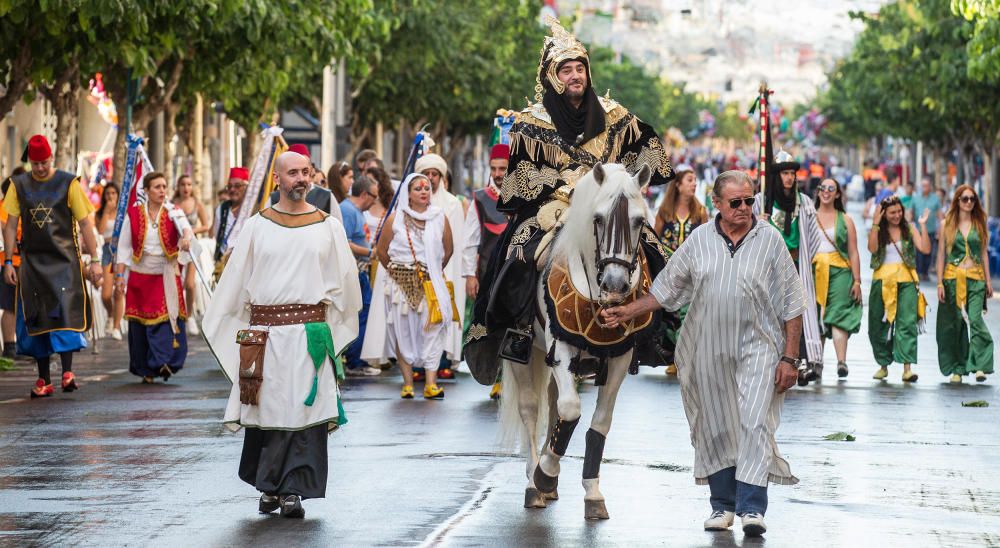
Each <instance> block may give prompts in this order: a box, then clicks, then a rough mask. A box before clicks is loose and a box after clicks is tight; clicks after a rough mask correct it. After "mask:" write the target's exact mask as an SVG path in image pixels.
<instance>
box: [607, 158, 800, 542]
mask: <svg viewBox="0 0 1000 548" xmlns="http://www.w3.org/2000/svg"><path fill="white" fill-rule="evenodd" d="M712 201H713V203H714V204H715V207H716V208H717V209H718V211H719V215H718V216H717V217H716V219H715V222H712V223H705V224H703V225H701V226H699V227H698V228H696V229H695V230H694V231H692V232H691V235H690V236H688V239H687V240H685V241H684V245H683V246H681V247H680V248H679V249H678V250H677V252H676V253H674V255H673V257H671V259H670V262H669V263H667V268H666V269H665V270H663V271H662V272H660V274H659V275H658V276H657V277H656V279H655V280H654V282H653V286H652V288H651V293H650V294H648V295H646V296H644V297H642V298H641V299H639V300H636V301H634V302H633V303H631V304H629V305H625V306H620V307H615V308H610V309H608V310H605V311H604V312H602V318H603V319H604V321H606V322H607V323H608V324H609V325H610V326H611V327H614V326H616V325H617V324H618V323H620V322H622V321H625V320H628V319H630V318H633V317H635V316H638V315H639V314H643V313H646V312H649V311H651V310H655V309H656V308H657V307H662V308H664V309H666V310H678V309H679V308H681V307H682V306H684V305H685V304H690V308H689V309H688V314H687V318H686V319H685V320H684V325H683V326H682V327H681V331H680V337H679V340H678V342H677V352H676V361H677V370H678V378H679V380H680V383H681V397H682V399H683V402H684V412H685V414H686V415H687V419H688V423H689V425H690V427H691V444H692V445H693V446H694V449H695V464H694V475H695V481H696V482H697V483H698V484H700V485H704V484H708V485H709V487H710V488H711V493H712V495H711V499H710V502H711V506H712V514H711V516H710V517H709V518H708V520H706V521H705V529H706V530H711V531H715V530H725V529H728V528H729V527H730V526H732V524H733V520H734V514H737V515H739V516H740V517H741V518H742V525H743V532H744V534H747V535H752V536H759V535H761V534H763V533H764V531H766V528H765V526H764V512H765V511H766V510H767V484H768V482H771V483H778V484H795V483H798V479H797V478H796V477H795V476H793V475H792V472H791V469H790V467H789V466H788V463H787V462H786V461H785V460H784V459H783V458H782V457H781V454H780V453H779V452H778V446H777V443H776V442H775V439H774V433H775V430H777V428H778V423H779V420H780V415H781V406H782V403H783V402H784V392H785V390H787V389H788V388H790V387H792V386H793V385H794V384H795V380H796V370H795V365H794V364H795V361H796V359H797V357H798V350H799V331H800V330H801V328H802V313H803V309H804V307H805V304H804V302H803V291H802V283H801V282H800V281H799V278H798V273H797V272H796V271H795V265H794V264H793V263H792V259H791V257H790V256H789V254H788V251H787V250H786V249H785V245H784V241H783V239H782V237H781V235H780V234H779V233H778V231H777V230H775V229H774V227H772V226H771V225H770V224H768V223H764V222H758V221H757V220H756V218H755V217H754V216H753V214H752V212H751V206H752V205H753V202H754V201H755V200H754V197H753V184H752V183H751V181H750V178H749V177H748V176H747V175H746V174H745V173H743V172H741V171H727V172H724V173H722V174H720V175H719V177H718V178H716V180H715V187H714V189H713V197H712Z"/></svg>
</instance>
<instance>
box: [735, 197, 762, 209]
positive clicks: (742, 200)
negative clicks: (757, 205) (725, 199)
mask: <svg viewBox="0 0 1000 548" xmlns="http://www.w3.org/2000/svg"><path fill="white" fill-rule="evenodd" d="M756 201H757V198H756V197H754V196H750V197H749V198H733V199H732V200H729V209H739V208H740V204H746V205H747V207H753V203H754V202H756Z"/></svg>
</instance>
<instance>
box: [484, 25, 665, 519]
mask: <svg viewBox="0 0 1000 548" xmlns="http://www.w3.org/2000/svg"><path fill="white" fill-rule="evenodd" d="M549 26H550V29H551V32H552V34H551V36H548V37H546V39H545V43H544V46H543V48H542V55H541V60H540V62H539V69H538V76H537V83H536V86H535V91H536V94H535V101H536V102H535V103H534V104H532V105H530V106H529V107H528V108H526V109H525V110H523V111H522V112H520V113H519V114H518V116H517V120H516V122H515V124H514V126H513V127H512V128H511V131H510V147H511V155H510V165H509V167H508V170H507V175H506V176H505V178H504V180H503V184H502V186H501V189H500V200H499V203H498V209H499V210H500V211H503V212H505V213H508V214H510V215H511V222H510V223H509V224H508V225H507V230H506V231H505V232H504V233H503V235H502V236H501V239H500V242H499V245H497V247H496V250H495V252H494V254H493V256H492V257H491V258H490V261H489V267H488V268H487V269H486V272H485V273H484V275H483V278H482V279H481V280H480V292H479V296H478V297H477V299H476V303H475V307H474V310H473V319H472V322H471V325H470V328H469V332H468V336H467V338H466V341H465V358H466V361H467V363H468V364H469V367H470V369H471V370H472V373H473V376H475V378H476V380H477V381H479V382H480V383H482V384H492V383H493V382H494V381H495V379H496V377H497V373H498V368H499V367H500V364H501V361H503V362H504V363H506V364H507V366H505V367H506V368H509V369H511V371H509V372H508V373H509V375H510V376H508V374H505V375H504V382H505V383H508V382H510V381H511V380H514V382H517V384H518V387H517V388H516V389H515V390H514V391H509V392H508V389H507V388H505V392H508V393H510V394H514V395H516V400H515V399H513V398H505V399H506V400H508V403H509V402H511V401H516V402H517V403H518V404H519V405H516V406H514V408H515V411H514V412H519V413H520V414H521V416H522V418H523V420H524V426H525V428H524V429H523V432H522V433H523V434H524V435H525V436H526V437H527V438H528V441H529V443H527V444H526V445H527V447H528V448H530V452H531V455H530V457H529V459H528V470H527V472H528V488H527V489H526V491H525V506H526V507H544V505H545V500H552V499H553V498H555V497H556V496H557V495H556V490H555V484H556V481H557V477H558V473H559V469H558V459H559V457H561V456H562V455H563V454H565V451H566V447H567V445H568V444H569V440H570V436H572V433H573V429H574V428H575V426H576V424H577V422H578V420H579V418H580V405H579V396H578V395H576V391H575V386H574V385H573V383H572V382H569V383H567V382H566V380H565V379H566V375H562V374H557V375H556V376H555V381H554V382H555V386H556V387H557V389H558V395H557V401H558V402H559V404H558V405H557V406H556V408H557V410H558V417H557V418H556V419H555V420H554V421H553V422H554V424H552V425H551V432H550V436H549V438H550V439H549V443H547V444H546V447H545V448H544V449H543V451H542V454H541V458H539V454H538V452H537V451H536V450H535V446H536V441H537V440H536V439H535V434H534V433H535V423H536V422H537V416H538V406H539V405H541V407H542V408H543V409H542V411H543V414H544V415H548V413H549V409H547V408H545V405H544V404H543V403H540V402H544V396H545V395H546V394H547V392H548V385H549V383H550V382H553V381H552V379H553V375H552V374H551V373H550V371H551V372H557V371H559V370H560V369H564V370H565V371H568V372H569V373H570V374H575V375H582V374H585V373H587V372H593V373H596V379H597V384H598V385H605V383H607V385H608V390H607V391H606V392H607V395H606V396H604V397H601V396H599V401H601V400H605V402H604V403H605V404H606V405H610V407H613V406H614V395H615V393H616V392H617V386H618V385H620V382H621V381H620V379H619V380H618V381H617V382H616V383H613V382H612V379H614V378H616V375H614V374H613V373H615V372H616V370H617V368H616V367H615V365H616V364H618V363H619V362H620V361H621V360H622V359H626V360H627V361H626V365H627V366H629V367H628V368H629V369H630V370H631V371H632V372H633V373H634V372H636V371H637V366H638V365H639V364H650V365H658V364H661V363H669V361H670V359H671V358H672V356H671V355H670V354H672V349H670V348H664V346H663V345H661V344H660V338H659V337H658V336H657V333H658V332H659V330H658V329H657V327H658V326H659V324H660V322H661V321H668V323H672V322H674V321H675V320H676V317H674V316H672V315H668V314H667V313H663V312H659V311H658V312H656V313H654V315H653V316H651V317H650V318H649V320H648V323H643V324H642V325H633V326H632V327H631V328H630V329H628V330H626V332H623V333H617V334H616V333H608V332H606V331H607V330H604V329H603V328H602V327H601V326H600V325H599V324H597V318H596V316H597V311H598V309H599V308H600V307H601V306H604V305H609V304H612V303H614V302H617V301H618V300H619V299H626V298H634V296H635V292H636V291H642V287H641V286H642V283H643V280H646V283H648V281H649V280H652V278H654V277H655V276H656V274H657V273H658V272H659V271H660V270H662V269H663V267H664V266H665V264H666V258H667V254H666V251H665V250H664V248H663V247H662V245H661V244H660V242H659V239H658V238H657V237H656V234H655V233H654V232H653V230H652V228H651V227H650V226H649V224H648V223H647V221H646V217H644V216H642V215H640V213H642V212H644V211H645V202H644V201H643V200H642V198H641V195H640V192H641V188H642V187H643V186H645V185H646V184H650V185H661V184H666V183H668V182H669V181H670V180H672V179H673V178H674V172H673V169H672V167H671V165H670V161H669V159H668V158H667V155H666V151H665V150H664V148H663V145H662V143H661V141H660V139H659V137H658V136H657V135H656V133H655V132H654V131H653V129H652V128H651V127H650V126H649V125H647V124H645V123H643V122H642V121H640V120H639V119H638V118H637V117H636V116H635V115H634V114H632V113H630V112H629V111H628V110H626V109H625V107H623V106H621V105H620V104H618V103H616V102H615V101H613V100H611V99H610V97H608V96H605V97H603V98H601V97H598V96H597V94H596V93H595V91H594V87H593V81H592V78H591V74H590V60H589V57H588V55H587V50H586V48H584V46H583V44H581V43H580V42H579V41H578V40H577V39H576V38H575V37H574V36H573V35H571V34H570V33H569V32H567V31H566V30H565V29H563V28H562V26H560V25H559V23H558V22H557V21H555V20H550V21H549ZM601 164H621V166H620V167H612V166H605V167H607V169H602V168H598V167H597V166H599V165H601ZM644 166H645V168H644ZM643 168H644V169H643ZM592 169H593V170H595V171H597V172H598V173H595V174H593V175H590V174H591V170H592ZM585 176H590V177H591V178H593V179H594V181H595V184H596V188H595V189H592V191H591V192H590V194H591V196H588V199H587V202H588V204H587V206H586V207H585V209H587V211H585V212H582V213H579V214H586V215H589V217H588V218H587V219H586V221H585V222H584V224H583V225H580V226H585V227H592V229H587V228H585V230H586V233H587V234H590V233H591V232H593V242H591V244H592V245H593V247H592V248H591V249H589V250H586V252H584V253H583V255H582V257H583V259H580V258H578V257H570V258H566V259H567V260H568V261H569V262H568V263H567V262H566V261H561V262H560V261H555V262H552V265H551V268H547V269H546V272H545V276H543V279H542V281H543V282H544V281H546V280H553V281H554V284H553V283H549V284H544V283H543V284H540V283H539V272H540V270H542V269H543V268H546V267H547V266H548V265H549V262H550V261H549V255H550V253H552V252H553V251H554V250H555V249H556V248H559V247H561V246H559V245H556V244H554V243H553V242H554V241H556V240H557V238H556V234H557V233H558V232H559V228H560V227H561V226H562V224H563V223H567V222H569V221H568V219H569V218H570V217H571V214H570V213H569V212H568V209H569V205H570V201H571V197H572V196H573V193H574V188H575V187H576V186H577V182H578V181H581V179H583V178H584V177H585ZM595 176H596V177H595ZM606 180H614V181H615V182H614V183H613V184H612V185H609V186H608V187H607V188H605V181H606ZM626 181H628V182H626ZM632 186H634V187H635V188H634V189H633V188H632ZM612 187H613V188H614V191H612V190H609V188H612ZM609 193H610V194H609ZM605 194H608V196H607V197H608V198H609V199H610V198H613V199H614V203H604V204H598V203H594V202H592V201H591V198H593V197H594V196H596V195H601V196H604V195H605ZM612 194H613V196H612ZM619 198H621V200H619ZM574 201H575V200H574ZM640 203H641V205H639V204H640ZM574 207H577V206H574ZM609 208H610V209H609ZM614 208H617V210H616V209H614ZM599 218H600V219H601V220H603V221H602V222H604V223H611V224H615V226H616V227H618V228H616V229H615V230H612V231H610V232H609V231H608V230H607V227H608V225H607V224H606V225H605V226H604V227H603V228H602V227H600V226H598V224H597V223H598V220H599ZM621 223H628V226H625V225H622V224H621ZM631 223H634V225H633V224H631ZM608 238H611V240H609V239H608ZM576 243H577V245H579V244H581V243H582V242H576ZM567 245H568V244H567ZM587 245H590V244H587ZM602 245H606V246H610V247H607V249H606V250H605V251H602V249H601V246H602ZM564 258H565V257H564ZM601 260H603V261H604V262H602V263H601V264H598V261H601ZM574 264H578V265H579V266H573V265H574ZM616 271H617V273H616ZM591 275H593V276H591ZM553 276H554V277H557V278H559V280H562V281H557V280H555V279H553V278H552V277H553ZM598 278H600V279H598ZM563 282H565V283H563ZM570 282H573V283H570ZM595 284H596V285H595ZM543 286H544V287H543ZM612 286H615V287H612ZM563 287H565V288H572V289H573V290H572V291H570V290H569V289H567V291H565V292H560V288H563ZM580 287H584V288H586V289H587V292H586V294H584V293H582V292H580V291H579V288H580ZM541 293H545V295H544V298H542V297H543V295H541ZM546 299H547V300H546ZM567 303H572V305H573V306H575V307H577V308H578V309H579V310H580V312H581V313H582V314H583V315H584V316H588V315H589V317H590V318H591V319H590V320H588V321H580V320H579V316H580V314H578V313H576V312H574V313H573V314H572V316H574V318H576V320H575V321H573V322H569V323H573V324H575V325H566V323H565V322H561V321H560V319H559V318H558V316H559V314H558V310H559V309H561V308H565V307H564V306H563V305H564V304H567ZM546 310H548V312H550V314H546V313H545V311H546ZM661 316H664V317H663V318H661ZM552 319H555V320H556V321H550V320H552ZM543 325H544V326H545V327H542V326H543ZM543 330H544V331H543ZM543 332H544V333H545V337H544V339H545V340H544V341H543V340H542V339H543V337H536V336H535V335H536V334H541V333H543ZM556 341H559V343H561V344H560V345H557V344H555V342H556ZM563 344H564V345H566V346H565V347H563V346H562V345H563ZM569 348H572V349H573V350H569ZM533 349H534V352H533ZM546 354H547V355H548V357H547V359H545V358H546ZM501 358H503V360H501ZM538 360H544V361H546V362H547V363H548V365H550V366H551V367H549V368H542V369H541V370H540V371H542V373H539V375H538V376H537V378H536V377H535V376H534V374H533V373H530V372H531V371H535V369H534V367H533V366H532V365H530V364H529V362H533V361H534V362H535V363H537V362H538ZM567 362H569V363H567ZM521 364H529V365H527V366H526V365H521ZM609 364H610V365H609ZM622 375H624V372H622ZM569 378H570V379H571V378H572V375H570V377H569ZM612 384H613V385H614V386H611V385H612ZM512 388H513V387H512ZM602 390H603V389H602ZM532 394H535V395H537V396H539V397H542V398H543V399H542V400H538V398H536V397H534V396H532ZM574 398H575V400H574ZM527 400H530V401H527ZM553 403H555V402H553ZM533 405H534V411H532V410H531V409H532V406H533ZM505 407H506V406H505ZM517 409H520V411H517ZM605 411H606V412H607V420H598V417H596V416H595V421H594V423H592V425H591V429H590V431H588V433H587V440H586V441H587V462H585V465H584V484H585V487H586V489H587V496H586V497H585V500H586V501H587V511H586V517H588V518H592V519H598V518H604V519H606V518H607V512H606V510H604V508H603V506H604V504H603V497H600V493H599V491H597V490H596V480H597V466H599V464H600V460H601V455H602V454H603V448H604V440H605V437H606V435H607V432H608V429H609V428H610V408H608V409H606V410H605ZM601 412H602V409H601V405H599V409H598V413H601ZM502 414H503V412H502ZM529 423H530V425H529ZM595 463H596V464H595ZM588 475H589V476H592V477H588ZM588 480H590V481H589V483H588ZM597 502H599V504H597Z"/></svg>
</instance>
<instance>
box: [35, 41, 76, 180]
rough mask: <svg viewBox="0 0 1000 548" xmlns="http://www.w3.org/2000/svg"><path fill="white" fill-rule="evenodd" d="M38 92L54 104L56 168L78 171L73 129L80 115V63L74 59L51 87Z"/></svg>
mask: <svg viewBox="0 0 1000 548" xmlns="http://www.w3.org/2000/svg"><path fill="white" fill-rule="evenodd" d="M38 91H39V92H40V93H41V94H42V96H43V97H45V98H46V99H48V101H49V103H51V104H52V110H53V111H55V113H56V153H55V166H56V167H57V168H59V169H64V170H67V171H71V172H75V171H76V161H75V160H76V151H75V150H73V146H72V142H73V135H72V132H73V129H74V128H75V127H76V120H77V118H78V116H79V114H80V63H79V61H78V60H77V59H76V58H73V59H72V60H71V61H70V62H69V65H68V66H67V67H66V70H64V71H63V73H62V74H60V75H59V77H58V78H57V79H56V81H55V82H53V83H52V84H51V85H43V86H39V89H38Z"/></svg>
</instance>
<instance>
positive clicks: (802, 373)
mask: <svg viewBox="0 0 1000 548" xmlns="http://www.w3.org/2000/svg"><path fill="white" fill-rule="evenodd" d="M798 384H799V386H805V385H807V384H809V370H808V369H806V368H805V367H803V368H801V369H799V380H798Z"/></svg>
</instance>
